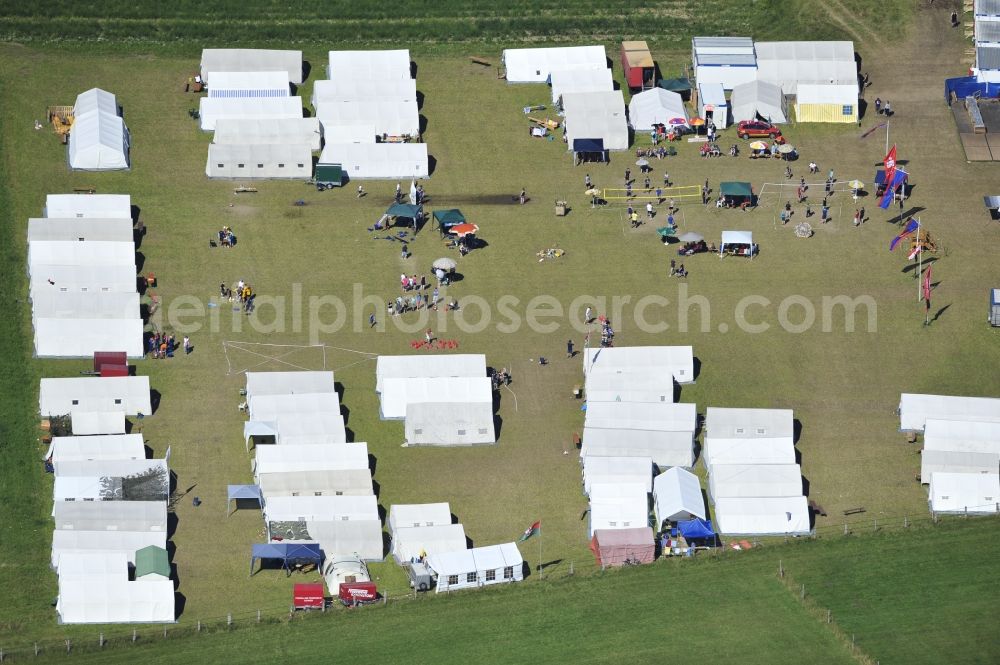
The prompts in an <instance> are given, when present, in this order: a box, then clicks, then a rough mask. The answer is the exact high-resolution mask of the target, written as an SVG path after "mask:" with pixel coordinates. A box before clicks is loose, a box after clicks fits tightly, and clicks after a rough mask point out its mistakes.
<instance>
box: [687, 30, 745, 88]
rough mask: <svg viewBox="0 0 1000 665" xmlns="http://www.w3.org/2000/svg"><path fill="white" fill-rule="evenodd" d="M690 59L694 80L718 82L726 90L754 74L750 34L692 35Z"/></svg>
mask: <svg viewBox="0 0 1000 665" xmlns="http://www.w3.org/2000/svg"><path fill="white" fill-rule="evenodd" d="M691 62H692V64H693V65H694V75H695V79H696V80H697V81H698V83H721V84H722V86H723V87H724V88H725V89H726V90H732V89H733V88H734V87H735V86H737V85H739V84H741V83H746V82H747V81H752V80H754V79H755V78H757V56H756V55H755V53H754V43H753V40H752V39H751V38H750V37H693V38H692V39H691Z"/></svg>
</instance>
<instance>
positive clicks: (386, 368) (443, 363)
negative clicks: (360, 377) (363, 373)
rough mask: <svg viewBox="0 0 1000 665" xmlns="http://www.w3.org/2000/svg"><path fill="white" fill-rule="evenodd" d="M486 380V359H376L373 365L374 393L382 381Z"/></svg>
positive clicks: (472, 355)
mask: <svg viewBox="0 0 1000 665" xmlns="http://www.w3.org/2000/svg"><path fill="white" fill-rule="evenodd" d="M437 376H486V356H485V355H483V354H481V353H462V354H456V355H442V354H438V355H435V354H429V355H410V356H379V357H378V359H377V360H376V361H375V391H376V392H382V381H383V379H385V378H393V377H394V378H410V377H428V378H429V377H437Z"/></svg>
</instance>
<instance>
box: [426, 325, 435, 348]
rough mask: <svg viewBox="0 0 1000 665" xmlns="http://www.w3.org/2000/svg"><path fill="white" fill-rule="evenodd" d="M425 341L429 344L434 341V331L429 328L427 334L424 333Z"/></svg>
mask: <svg viewBox="0 0 1000 665" xmlns="http://www.w3.org/2000/svg"><path fill="white" fill-rule="evenodd" d="M424 340H425V341H426V342H427V344H430V343H431V342H432V341H434V331H433V330H431V329H430V328H428V329H427V332H425V333H424Z"/></svg>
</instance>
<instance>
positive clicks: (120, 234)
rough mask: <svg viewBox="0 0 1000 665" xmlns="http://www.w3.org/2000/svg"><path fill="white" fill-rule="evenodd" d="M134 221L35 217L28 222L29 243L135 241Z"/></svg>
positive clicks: (126, 219)
mask: <svg viewBox="0 0 1000 665" xmlns="http://www.w3.org/2000/svg"><path fill="white" fill-rule="evenodd" d="M133 238H134V236H133V230H132V220H131V219H128V218H119V219H93V218H83V219H80V218H78V217H70V218H63V219H55V218H49V219H47V218H45V217H33V218H31V219H29V220H28V242H34V241H36V240H75V241H77V242H80V241H81V240H83V241H87V242H89V241H92V240H113V241H119V242H131V241H132V240H133Z"/></svg>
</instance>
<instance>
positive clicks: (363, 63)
mask: <svg viewBox="0 0 1000 665" xmlns="http://www.w3.org/2000/svg"><path fill="white" fill-rule="evenodd" d="M328 56H329V64H328V65H327V70H326V75H327V78H329V79H330V80H333V81H340V80H342V79H361V80H369V81H381V80H389V79H408V78H410V51H409V50H407V49H394V50H380V51H330V52H329V54H328Z"/></svg>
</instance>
